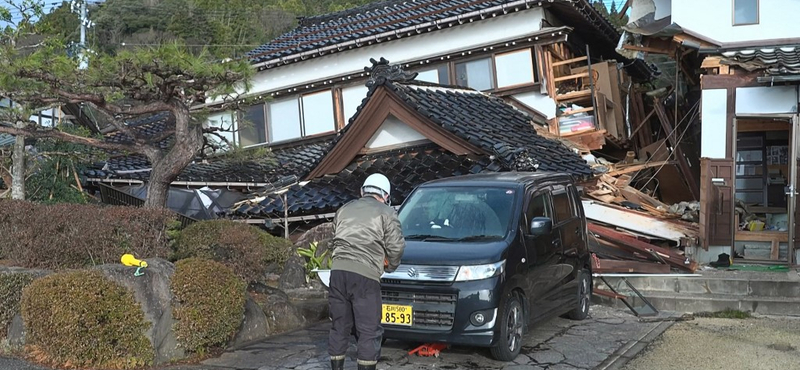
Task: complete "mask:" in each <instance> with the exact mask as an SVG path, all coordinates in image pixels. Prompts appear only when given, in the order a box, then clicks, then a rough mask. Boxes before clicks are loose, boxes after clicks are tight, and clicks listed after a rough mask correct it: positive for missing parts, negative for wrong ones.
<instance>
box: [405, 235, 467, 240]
mask: <svg viewBox="0 0 800 370" xmlns="http://www.w3.org/2000/svg"><path fill="white" fill-rule="evenodd" d="M405 238H406V239H408V240H422V241H426V240H437V241H448V240H455V239H453V238H448V237H445V236H439V235H430V234H412V235H407V236H405Z"/></svg>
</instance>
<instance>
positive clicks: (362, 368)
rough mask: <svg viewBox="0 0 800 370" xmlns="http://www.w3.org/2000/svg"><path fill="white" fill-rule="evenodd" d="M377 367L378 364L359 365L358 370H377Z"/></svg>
mask: <svg viewBox="0 0 800 370" xmlns="http://www.w3.org/2000/svg"><path fill="white" fill-rule="evenodd" d="M376 366H378V364H372V365H362V364H358V370H375V367H376Z"/></svg>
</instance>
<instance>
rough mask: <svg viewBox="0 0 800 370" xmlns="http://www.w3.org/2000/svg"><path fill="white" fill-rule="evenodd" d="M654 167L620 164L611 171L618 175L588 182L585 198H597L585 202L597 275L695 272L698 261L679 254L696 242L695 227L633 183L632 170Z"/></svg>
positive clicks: (608, 175) (697, 229)
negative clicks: (672, 271) (673, 271)
mask: <svg viewBox="0 0 800 370" xmlns="http://www.w3.org/2000/svg"><path fill="white" fill-rule="evenodd" d="M664 163H666V162H664ZM662 164H663V163H662ZM651 166H655V165H653V164H646V165H642V164H633V163H630V164H622V163H618V164H617V165H615V166H614V167H615V168H614V171H612V172H610V173H614V174H615V175H616V177H615V176H612V175H611V174H610V173H606V174H603V175H600V176H598V177H596V178H595V179H594V180H593V182H592V183H590V184H585V194H586V196H588V197H589V198H591V199H594V201H592V200H584V201H583V208H584V212H585V214H586V218H587V222H588V227H589V232H590V234H591V239H590V249H591V250H592V253H593V259H592V263H593V266H592V267H593V271H594V272H597V273H649V274H666V273H670V271H671V270H673V269H674V270H680V271H689V272H694V271H696V270H697V268H698V266H697V263H696V262H692V261H689V259H688V258H687V257H686V256H685V255H684V254H683V252H682V251H681V250H680V248H683V247H691V246H695V245H696V244H697V242H698V235H699V228H698V226H697V224H694V223H690V222H685V221H682V220H680V218H681V217H682V215H681V214H678V213H673V212H671V211H670V207H669V206H668V205H667V204H664V203H663V202H661V201H660V200H658V199H656V198H655V197H653V196H652V195H650V194H646V193H644V192H642V191H639V190H638V189H636V188H634V187H633V186H632V185H631V180H632V175H634V172H636V171H638V170H639V169H642V168H646V167H651ZM627 168H631V169H632V170H631V171H626V169H627Z"/></svg>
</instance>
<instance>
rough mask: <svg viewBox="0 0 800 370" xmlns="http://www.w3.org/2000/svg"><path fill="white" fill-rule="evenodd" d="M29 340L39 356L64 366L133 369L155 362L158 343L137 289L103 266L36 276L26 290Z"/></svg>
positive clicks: (24, 302)
mask: <svg viewBox="0 0 800 370" xmlns="http://www.w3.org/2000/svg"><path fill="white" fill-rule="evenodd" d="M21 308H22V318H23V320H24V321H25V325H26V328H27V331H28V332H27V337H26V342H27V344H29V345H30V346H31V347H32V348H31V349H32V351H31V352H32V354H33V356H34V357H35V358H36V359H37V360H40V361H43V362H46V363H50V364H54V365H62V366H65V367H92V368H111V369H130V368H135V367H142V366H147V365H150V364H152V362H153V359H154V355H155V353H154V350H153V346H152V344H151V343H150V340H149V339H148V338H147V337H146V335H145V333H146V331H147V330H148V329H149V328H150V322H148V321H146V320H145V318H144V312H142V309H141V306H140V305H139V304H138V303H137V302H136V301H135V300H134V297H133V293H132V292H129V291H128V290H127V289H125V288H124V287H122V286H120V285H117V284H116V283H114V282H112V281H110V280H108V279H107V278H106V277H105V276H104V275H103V274H102V273H101V272H99V271H86V270H79V271H70V272H63V273H58V274H54V275H49V276H46V277H43V278H40V279H36V280H34V281H33V282H32V283H31V284H30V285H28V286H27V287H26V288H25V289H24V290H23V292H22V303H21Z"/></svg>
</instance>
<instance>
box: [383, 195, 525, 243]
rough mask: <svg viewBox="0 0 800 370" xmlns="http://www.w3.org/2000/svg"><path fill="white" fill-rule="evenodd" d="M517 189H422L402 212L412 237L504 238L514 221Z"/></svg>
mask: <svg viewBox="0 0 800 370" xmlns="http://www.w3.org/2000/svg"><path fill="white" fill-rule="evenodd" d="M515 195H516V191H515V190H514V189H508V188H485V187H484V188H478V187H451V188H444V187H430V188H419V189H417V191H415V192H414V194H413V195H411V197H410V198H409V199H408V200H406V203H405V205H403V207H402V208H401V209H400V212H399V214H398V216H399V218H400V223H401V224H402V225H403V235H404V236H405V237H406V239H408V240H428V241H480V240H492V239H495V240H497V239H502V238H504V237H505V236H506V234H507V233H508V229H509V223H510V222H511V215H512V209H513V208H514V207H513V205H514V197H515Z"/></svg>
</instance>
